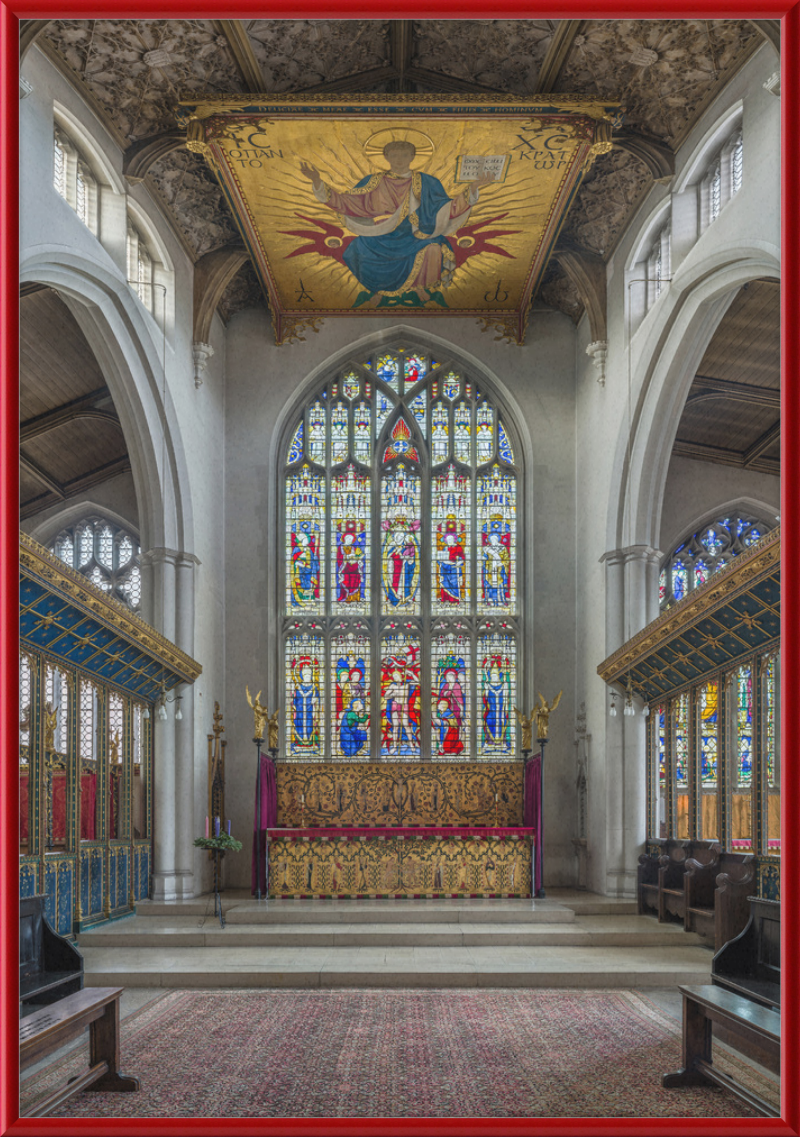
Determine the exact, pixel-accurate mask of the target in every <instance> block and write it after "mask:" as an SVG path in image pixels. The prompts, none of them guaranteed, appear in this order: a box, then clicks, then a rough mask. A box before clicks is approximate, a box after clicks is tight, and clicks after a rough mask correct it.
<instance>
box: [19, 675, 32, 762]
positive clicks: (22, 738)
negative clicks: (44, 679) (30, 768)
mask: <svg viewBox="0 0 800 1137" xmlns="http://www.w3.org/2000/svg"><path fill="white" fill-rule="evenodd" d="M30 740H31V661H30V659H29V658H28V656H27V655H20V657H19V745H20V762H22V763H27V761H28V746H29V745H30ZM23 747H24V751H23V749H22V748H23Z"/></svg>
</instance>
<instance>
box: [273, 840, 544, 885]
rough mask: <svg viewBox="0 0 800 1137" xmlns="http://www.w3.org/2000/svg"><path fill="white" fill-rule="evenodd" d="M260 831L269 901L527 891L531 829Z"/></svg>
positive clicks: (530, 868)
mask: <svg viewBox="0 0 800 1137" xmlns="http://www.w3.org/2000/svg"><path fill="white" fill-rule="evenodd" d="M266 836H267V839H268V840H267V846H266V849H267V854H266V855H267V862H268V866H269V896H270V897H272V898H281V899H290V898H296V899H366V898H372V899H379V900H380V899H422V898H424V897H428V898H430V899H434V900H435V899H449V898H465V897H523V896H530V895H531V879H532V871H531V870H532V862H531V855H532V838H533V829H532V828H530V827H524V826H506V827H488V826H447V827H443V826H425V827H406V826H400V827H392V828H379V827H364V828H356V827H349V828H347V829H339V828H312V829H269V830H267V834H266Z"/></svg>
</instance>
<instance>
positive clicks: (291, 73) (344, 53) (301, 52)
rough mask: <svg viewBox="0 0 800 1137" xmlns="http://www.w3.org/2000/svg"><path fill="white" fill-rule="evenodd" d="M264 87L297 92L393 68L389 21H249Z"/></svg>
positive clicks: (249, 36)
mask: <svg viewBox="0 0 800 1137" xmlns="http://www.w3.org/2000/svg"><path fill="white" fill-rule="evenodd" d="M244 30H245V32H246V34H247V38H248V40H249V41H250V46H251V47H252V50H253V55H254V56H255V59H256V63H257V64H258V69H259V71H260V72H261V76H262V78H263V81H264V90H265V91H275V92H281V91H298V90H303V89H304V88H305V87H313V86H315V85H316V84H317V83H329V82H331V81H333V80H335V79H346V78H347V77H348V76H350V75H356V74H358V73H360V72H362V71H371V70H372V69H373V68H379V67H387V68H388V67H389V64H390V54H391V53H390V43H389V22H388V20H245V21H244Z"/></svg>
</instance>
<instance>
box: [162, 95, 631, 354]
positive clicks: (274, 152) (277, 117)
mask: <svg viewBox="0 0 800 1137" xmlns="http://www.w3.org/2000/svg"><path fill="white" fill-rule="evenodd" d="M506 102H507V109H506V107H505V106H498V105H497V100H496V99H493V100H492V101H491V103H490V102H489V101H488V100H486V99H481V98H480V97H478V96H460V97H457V98H454V97H452V96H433V97H430V98H428V97H425V98H424V99H419V98H414V97H404V96H396V97H395V96H370V97H368V98H359V97H352V96H350V97H342V98H340V99H339V100H336V101H330V100H327V99H324V100H321V101H320V100H317V101H316V102H315V101H314V99H312V98H309V97H305V98H300V97H295V98H292V97H289V96H278V97H261V98H258V99H257V97H256V96H252V97H251V98H250V99H249V100H248V104H247V106H246V107H245V106H243V105H242V104H241V102H239V103H238V105H237V104H235V103H234V102H232V101H231V100H227V101H226V100H220V101H219V102H215V101H214V100H208V101H207V102H206V103H204V104H202V105H197V104H189V103H186V104H183V105H182V106H181V108H180V109H179V113H180V116H181V117H182V120H183V121H185V122H186V123H187V126H188V128H189V130H188V139H187V144H188V145H189V147H190V148H192V149H195V150H198V151H199V152H201V153H203V154H205V156H206V158H207V160H208V161H209V163H210V165H211V167H212V169H213V170H214V172H215V173H216V174H217V176H218V178H219V180H220V182H221V183H222V185H223V187H224V188H225V192H226V195H227V197H228V199H229V201H230V202H231V206H232V208H233V211H234V215H235V217H236V220H237V223H238V225H239V228H240V230H241V232H242V236H243V238H244V240H245V243H246V245H247V246H248V248H249V249H250V251H251V254H252V257H253V262H254V265H255V267H256V270H257V272H258V273H259V276H260V277H261V281H262V285H263V286H264V290H265V293H266V294H267V296H268V299H269V302H270V305H271V307H272V310H273V315H274V317H275V320H276V334H277V336H278V342H282V339H281V333H280V328H281V326H282V324H283V322H284V321H285V323H286V326H287V328H288V327H289V326H290V325H291V324H292V321H295V320H297V319H303V318H306V319H308V318H311V317H314V316H315V315H317V316H325V315H334V314H337V315H348V314H355V313H364V312H367V311H369V312H375V314H380V313H381V312H382V311H384V310H387V309H392V308H403V309H404V310H405V309H412V310H416V311H418V312H420V313H423V312H424V313H425V314H434V315H435V314H446V313H450V314H462V315H471V316H480V315H481V314H485V315H487V316H491V317H492V318H494V319H507V320H509V321H511V320H512V318H513V322H514V326H515V327H517V329H518V335H519V337H520V338H521V337H522V335H523V334H524V325H525V317H526V314H527V311H528V308H529V305H530V302H531V299H532V296H533V292H534V290H535V288H536V286H537V284H538V281H539V279H540V278H541V275H542V273H543V271H544V268H545V266H546V263H547V258H548V256H549V253H550V249H551V248H552V245H553V243H554V241H555V239H556V237H557V234H558V231H559V229H560V227H561V225H562V223H563V221H564V218H565V216H566V212H567V210H568V208H569V205H570V203H571V201H572V199H573V197H574V192H575V189H576V187H577V185H578V184H579V182H580V180H581V178H582V177H583V175H584V173H585V172H586V170H587V169H588V168H589V165H590V164H591V161H592V159H593V157H594V156H595V154H596V153H599V152H602V150H604V149H610V147H611V142H610V130H611V126H610V124H611V123H612V122H613V121H616V119H617V118H618V114H619V110H618V107H617V106H616V104H610V103H609V104H608V105H606V104H605V103H601V102H592V101H591V100H590V101H588V102H587V101H585V100H584V101H576V100H575V99H574V98H572V97H570V96H555V95H553V96H549V97H548V100H547V101H546V102H545V103H541V102H538V103H537V102H532V101H530V100H528V101H526V100H524V99H508V100H506Z"/></svg>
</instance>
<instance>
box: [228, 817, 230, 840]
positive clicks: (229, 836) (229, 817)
mask: <svg viewBox="0 0 800 1137" xmlns="http://www.w3.org/2000/svg"><path fill="white" fill-rule="evenodd" d="M230 835H231V819H230V817H229V818H228V836H229V837H230Z"/></svg>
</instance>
